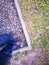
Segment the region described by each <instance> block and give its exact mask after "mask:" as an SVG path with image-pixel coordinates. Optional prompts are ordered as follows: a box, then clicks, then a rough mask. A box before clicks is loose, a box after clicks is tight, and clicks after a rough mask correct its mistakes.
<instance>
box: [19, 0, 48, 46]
mask: <svg viewBox="0 0 49 65" xmlns="http://www.w3.org/2000/svg"><path fill="white" fill-rule="evenodd" d="M18 1H19V3H20V6H21V10H22V16H23V18H24V21H25V23H26V28H27V30H28V33H29V36H30V39H31V43H32V46H37V45H43V46H44V47H49V0H18Z"/></svg>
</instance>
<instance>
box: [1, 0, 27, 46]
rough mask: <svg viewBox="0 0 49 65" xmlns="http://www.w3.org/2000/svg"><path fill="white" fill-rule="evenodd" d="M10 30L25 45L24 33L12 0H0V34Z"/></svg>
mask: <svg viewBox="0 0 49 65" xmlns="http://www.w3.org/2000/svg"><path fill="white" fill-rule="evenodd" d="M9 32H12V33H13V34H14V35H15V37H18V38H21V40H22V44H21V46H25V45H26V40H25V35H24V33H23V29H22V26H21V23H20V20H19V16H18V13H17V10H16V8H15V5H14V1H13V0H0V34H3V33H9Z"/></svg>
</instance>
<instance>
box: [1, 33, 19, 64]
mask: <svg viewBox="0 0 49 65" xmlns="http://www.w3.org/2000/svg"><path fill="white" fill-rule="evenodd" d="M3 46H5V47H4V48H3V49H2V50H0V65H8V62H9V60H10V59H11V56H12V51H13V50H15V49H17V48H18V46H17V44H16V42H15V41H14V38H13V35H11V34H2V35H0V47H3Z"/></svg>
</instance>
